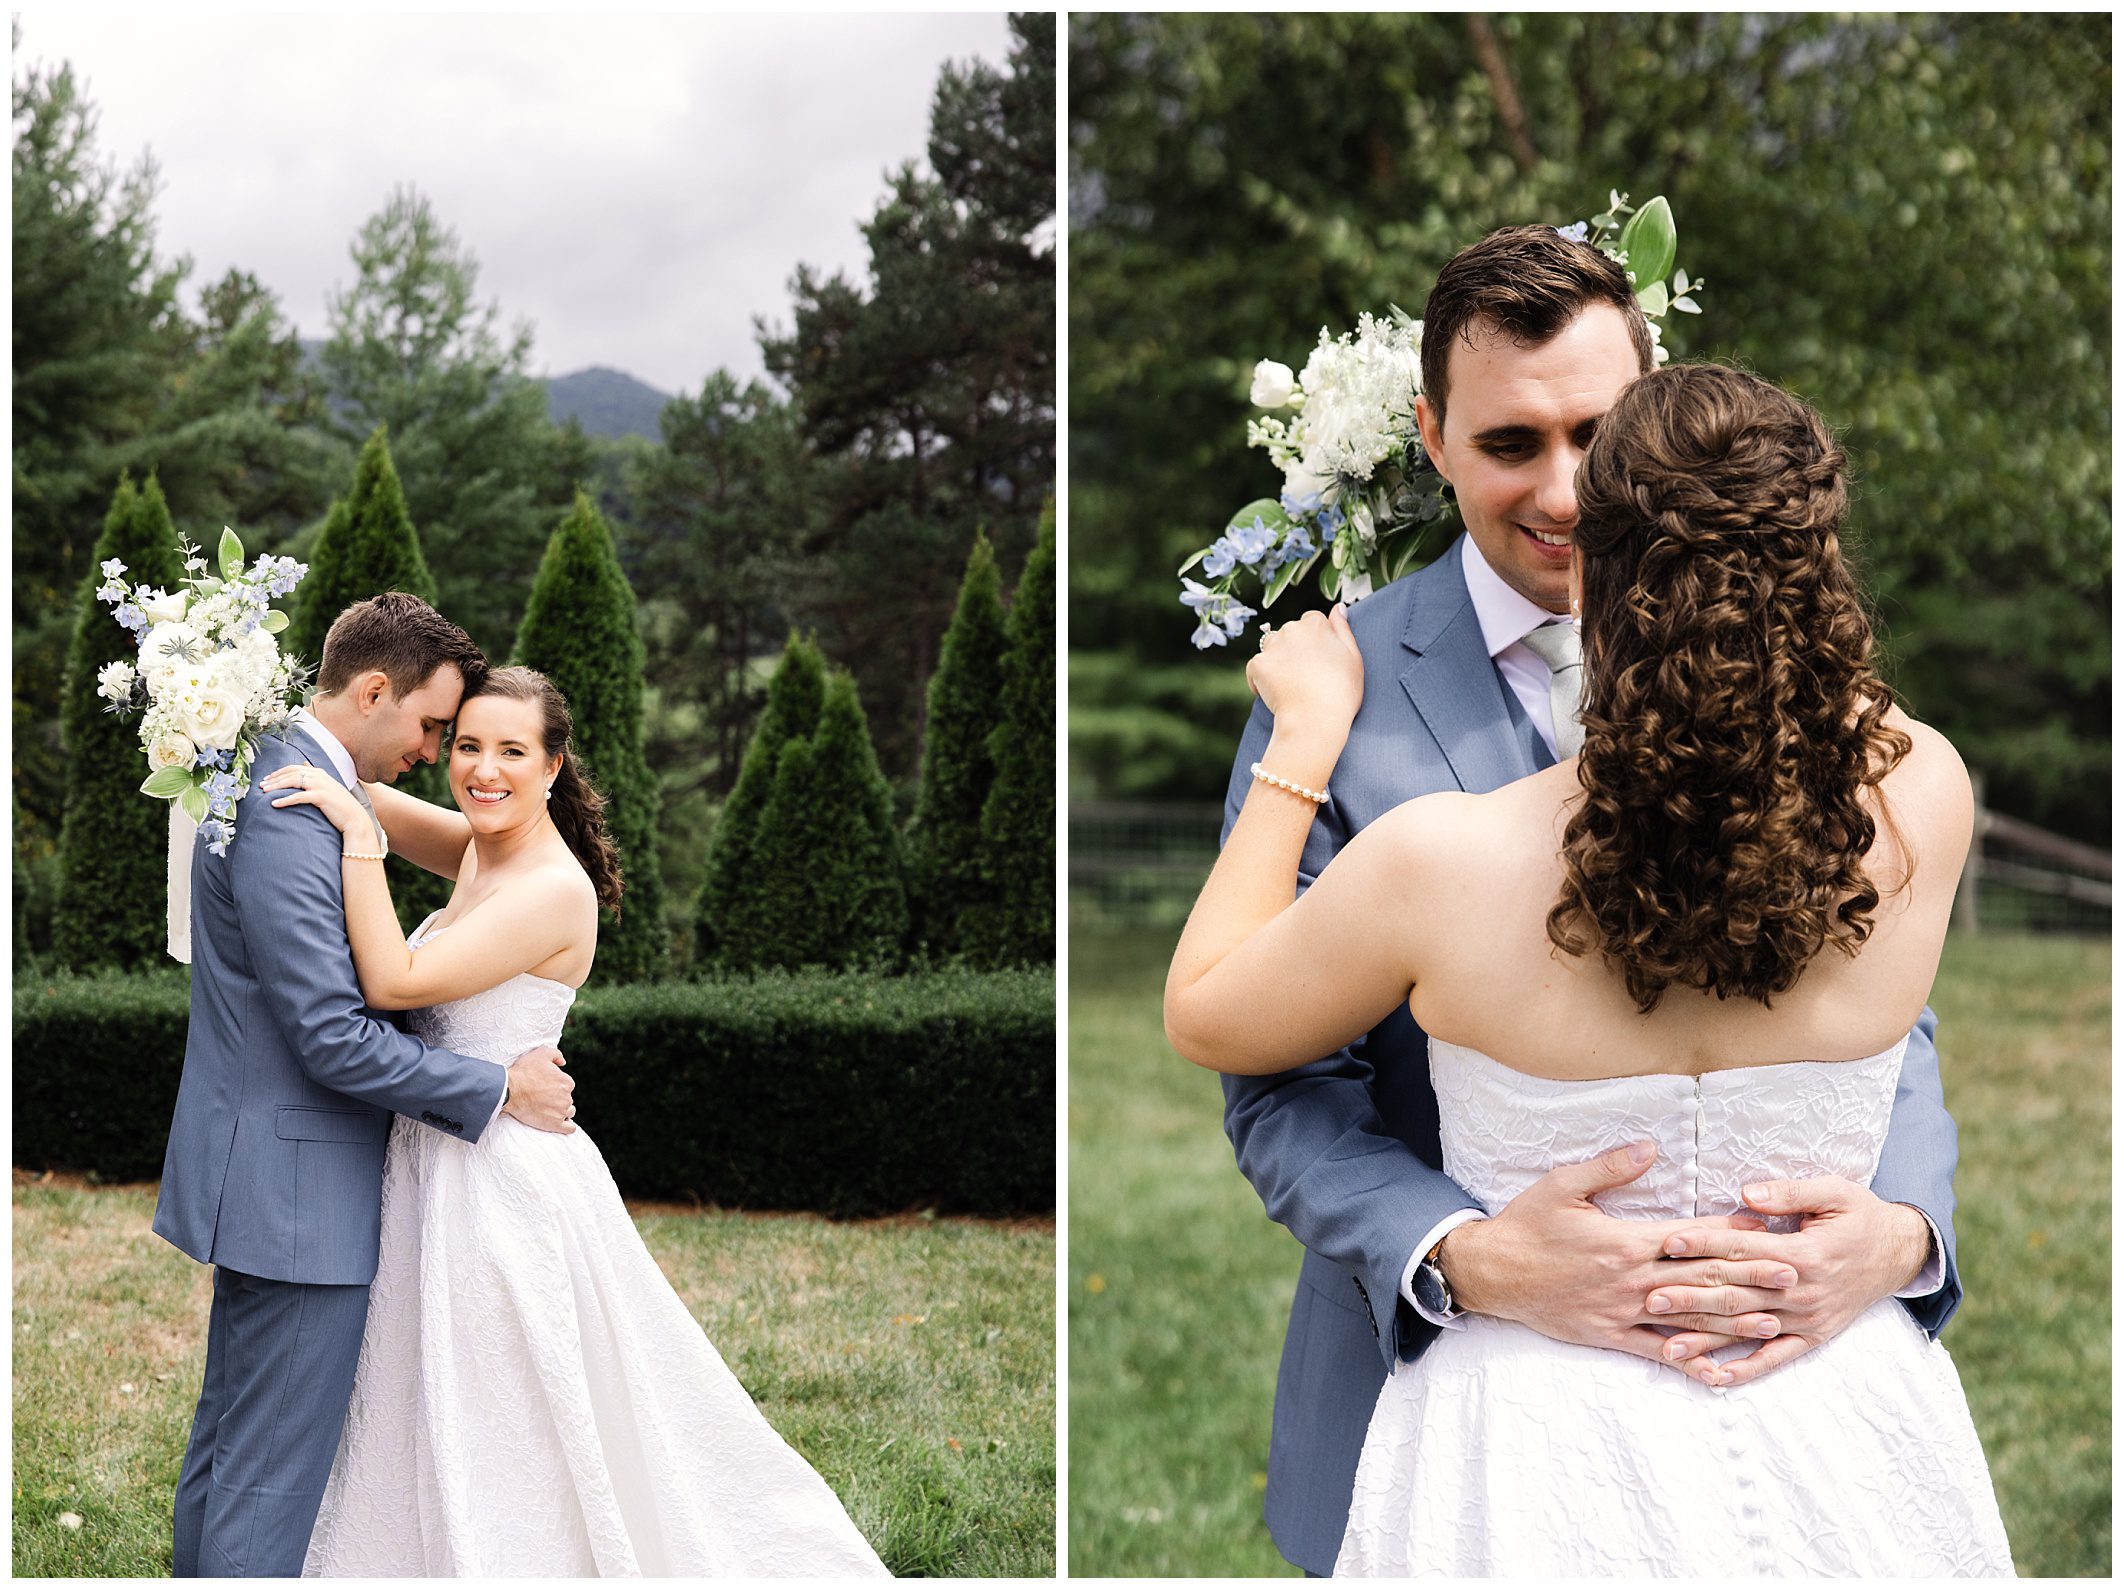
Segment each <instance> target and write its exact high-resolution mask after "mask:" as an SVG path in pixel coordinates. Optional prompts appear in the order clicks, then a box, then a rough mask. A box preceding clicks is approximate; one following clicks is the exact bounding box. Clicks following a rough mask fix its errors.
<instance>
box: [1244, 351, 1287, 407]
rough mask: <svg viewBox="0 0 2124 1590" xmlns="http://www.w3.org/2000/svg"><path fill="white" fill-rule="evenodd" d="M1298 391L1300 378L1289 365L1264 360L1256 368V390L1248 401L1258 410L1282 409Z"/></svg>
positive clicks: (1249, 394) (1250, 394)
mask: <svg viewBox="0 0 2124 1590" xmlns="http://www.w3.org/2000/svg"><path fill="white" fill-rule="evenodd" d="M1297 390H1298V378H1297V377H1296V376H1295V375H1293V374H1292V373H1291V367H1290V366H1289V365H1287V364H1278V363H1277V362H1276V361H1275V360H1274V359H1263V360H1262V361H1261V362H1260V363H1259V364H1257V365H1255V366H1254V389H1253V390H1252V391H1251V392H1249V393H1248V394H1247V399H1248V401H1250V402H1251V403H1252V404H1253V405H1254V407H1255V408H1257V409H1280V408H1282V407H1283V406H1284V405H1285V404H1287V403H1289V402H1290V400H1291V394H1292V393H1293V392H1295V391H1297Z"/></svg>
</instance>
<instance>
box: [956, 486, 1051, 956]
mask: <svg viewBox="0 0 2124 1590" xmlns="http://www.w3.org/2000/svg"><path fill="white" fill-rule="evenodd" d="M1009 630H1010V654H1009V655H1008V656H1007V657H1006V658H1005V659H1004V663H1003V722H1002V723H1001V724H1000V725H999V726H998V727H997V729H996V731H995V735H994V738H993V739H992V740H991V741H990V744H991V745H992V746H993V747H994V750H995V758H996V782H995V787H994V788H993V789H991V790H990V791H989V795H988V804H987V806H986V807H985V808H984V809H983V811H982V813H981V841H982V872H983V874H984V875H985V878H986V880H987V886H988V889H989V891H990V895H989V899H988V902H987V903H986V904H985V905H983V906H982V907H980V908H979V910H978V911H977V912H975V913H974V921H973V923H972V925H971V928H970V931H969V933H968V941H969V950H970V952H971V953H972V955H973V957H974V958H975V959H976V960H977V961H979V962H982V963H984V964H987V965H991V966H1006V965H1013V964H1017V963H1022V962H1030V963H1033V964H1040V963H1043V962H1051V961H1052V960H1054V958H1055V507H1054V503H1053V502H1052V501H1050V502H1049V503H1048V505H1047V512H1046V513H1045V514H1044V515H1043V516H1042V517H1041V520H1040V541H1039V544H1038V545H1037V546H1035V547H1034V548H1033V553H1032V556H1031V557H1029V558H1027V559H1026V560H1025V572H1024V573H1023V574H1022V575H1020V576H1019V578H1018V590H1017V594H1016V596H1015V597H1013V598H1012V600H1011V607H1010V625H1009Z"/></svg>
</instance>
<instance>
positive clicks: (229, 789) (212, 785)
mask: <svg viewBox="0 0 2124 1590" xmlns="http://www.w3.org/2000/svg"><path fill="white" fill-rule="evenodd" d="M240 787H241V786H240V785H239V784H238V783H237V780H236V775H235V774H234V773H216V774H213V775H212V776H211V777H209V778H208V779H207V781H206V798H207V806H208V808H209V809H211V810H212V812H213V813H214V815H215V816H216V817H223V818H234V817H235V815H236V792H237V790H238V789H239V788H240Z"/></svg>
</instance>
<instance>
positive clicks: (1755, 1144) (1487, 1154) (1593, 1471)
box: [1335, 1039, 2013, 1580]
mask: <svg viewBox="0 0 2124 1590" xmlns="http://www.w3.org/2000/svg"><path fill="white" fill-rule="evenodd" d="M1902 1056H1903V1046H1902V1045H1901V1044H1898V1045H1897V1046H1896V1047H1895V1048H1894V1049H1892V1050H1890V1051H1889V1052H1888V1053H1886V1054H1882V1055H1875V1056H1873V1057H1871V1058H1870V1059H1866V1060H1858V1061H1850V1062H1845V1063H1840V1064H1824V1063H1815V1062H1808V1063H1802V1064H1793V1065H1768V1066H1753V1067H1748V1068H1745V1069H1740V1070H1729V1071H1717V1072H1713V1073H1711V1074H1709V1075H1707V1076H1703V1077H1700V1078H1699V1077H1688V1076H1676V1075H1661V1076H1637V1077H1619V1078H1613V1079H1609V1080H1603V1081H1579V1082H1563V1081H1554V1080H1550V1079H1547V1078H1542V1077H1535V1076H1529V1075H1527V1074H1525V1073H1523V1072H1519V1071H1514V1070H1511V1069H1510V1068H1508V1067H1506V1066H1503V1065H1500V1064H1499V1063H1498V1062H1496V1061H1494V1060H1491V1059H1489V1058H1488V1057H1486V1056H1484V1055H1482V1054H1479V1053H1477V1052H1476V1051H1474V1050H1472V1049H1463V1048H1458V1047H1456V1046H1454V1045H1452V1044H1448V1043H1441V1042H1439V1041H1438V1040H1437V1039H1433V1040H1432V1041H1431V1074H1432V1078H1433V1080H1434V1082H1435V1084H1436V1086H1437V1090H1438V1105H1439V1113H1440V1119H1441V1137H1442V1142H1443V1147H1444V1151H1445V1169H1446V1172H1447V1174H1448V1175H1450V1176H1452V1177H1453V1179H1454V1180H1455V1181H1457V1182H1459V1183H1460V1185H1461V1186H1462V1187H1464V1188H1466V1189H1467V1191H1468V1192H1469V1193H1470V1194H1471V1195H1472V1196H1473V1197H1474V1198H1475V1199H1476V1200H1477V1201H1478V1202H1480V1203H1481V1204H1482V1206H1483V1207H1484V1208H1485V1209H1486V1210H1488V1211H1489V1212H1491V1213H1493V1214H1494V1213H1495V1212H1496V1211H1497V1210H1499V1209H1501V1208H1502V1207H1503V1206H1504V1205H1505V1204H1506V1203H1508V1202H1510V1201H1511V1199H1512V1198H1513V1197H1514V1196H1516V1195H1517V1194H1518V1193H1519V1192H1521V1191H1522V1190H1524V1189H1525V1188H1526V1187H1527V1186H1528V1184H1530V1183H1531V1182H1533V1181H1534V1180H1535V1179H1536V1178H1537V1177H1539V1176H1540V1175H1542V1174H1543V1173H1544V1172H1545V1171H1548V1170H1551V1169H1553V1168H1554V1167H1555V1166H1557V1165H1562V1164H1569V1163H1573V1162H1577V1161H1584V1160H1589V1159H1592V1158H1594V1157H1595V1156H1596V1155H1598V1154H1601V1153H1603V1152H1605V1151H1606V1150H1608V1149H1611V1148H1614V1147H1617V1146H1619V1145H1621V1144H1624V1143H1630V1142H1641V1141H1644V1140H1647V1139H1649V1140H1651V1141H1653V1142H1656V1143H1657V1144H1658V1145H1659V1156H1658V1158H1657V1160H1655V1162H1654V1163H1653V1165H1652V1167H1651V1169H1650V1170H1648V1171H1647V1172H1646V1173H1645V1175H1644V1176H1643V1177H1642V1178H1641V1179H1639V1180H1638V1181H1636V1182H1633V1183H1631V1184H1630V1185H1629V1186H1626V1187H1622V1188H1619V1189H1617V1190H1616V1191H1614V1192H1610V1193H1605V1194H1602V1195H1601V1196H1600V1197H1599V1198H1598V1199H1597V1200H1596V1201H1597V1202H1598V1203H1599V1204H1600V1206H1601V1207H1602V1208H1603V1209H1605V1210H1606V1211H1607V1213H1609V1214H1611V1215H1615V1216H1618V1217H1620V1218H1623V1219H1633V1220H1666V1219H1677V1218H1692V1217H1700V1216H1718V1215H1726V1214H1731V1213H1735V1212H1737V1211H1738V1210H1740V1209H1741V1208H1742V1206H1743V1205H1742V1199H1741V1191H1740V1190H1741V1187H1742V1186H1743V1185H1744V1184H1745V1183H1747V1182H1750V1181H1756V1180H1761V1179H1763V1178H1765V1177H1804V1176H1843V1177H1848V1178H1849V1179H1850V1180H1852V1181H1856V1182H1860V1183H1866V1182H1870V1181H1871V1180H1872V1178H1873V1173H1874V1169H1875V1167H1876V1165H1877V1164H1878V1162H1879V1159H1880V1152H1881V1143H1882V1141H1883V1139H1884V1138H1885V1137H1886V1135H1887V1130H1888V1113H1889V1109H1890V1107H1891V1105H1892V1104H1893V1102H1894V1098H1895V1087H1896V1078H1897V1075H1898V1073H1899V1072H1900V1070H1901V1067H1902ZM1786 1223H1787V1224H1789V1222H1786ZM1748 1350H1749V1349H1748V1348H1746V1347H1734V1348H1729V1349H1726V1350H1724V1351H1723V1352H1722V1353H1721V1354H1720V1355H1719V1356H1721V1357H1732V1356H1735V1355H1737V1354H1740V1353H1743V1352H1746V1351H1748ZM1335 1572H1336V1573H1337V1574H1338V1575H1341V1574H1352V1575H1374V1576H1381V1575H1394V1576H1412V1575H1413V1576H1434V1575H1435V1576H1497V1577H1506V1576H1526V1575H1541V1576H1553V1575H1566V1576H1574V1577H1576V1576H1601V1577H1608V1576H1614V1577H1645V1576H1699V1575H1700V1576H1703V1577H1706V1578H1717V1579H1722V1580H1730V1579H1744V1578H1751V1577H1769V1576H1802V1575H1805V1576H1839V1577H1844V1576H1849V1577H1868V1578H1871V1577H1880V1576H1897V1577H1901V1576H1941V1575H1985V1576H2001V1575H2011V1574H2012V1572H2013V1559H2012V1558H2011V1556H2010V1555H2008V1552H2007V1548H2006V1532H2005V1529H2004V1527H2003V1526H2002V1525H2001V1524H2000V1522H1999V1509H1998V1503H1997V1501H1996V1500H1995V1499H1994V1497H1993V1495H1992V1490H1991V1481H1990V1477H1989V1475H1988V1473H1987V1472H1986V1470H1985V1466H1984V1454H1983V1451H1982V1449H1981V1448H1980V1447H1979V1446H1978V1444H1977V1435H1976V1430H1975V1428H1974V1427H1973V1426H1972V1425H1971V1423H1970V1419H1969V1407H1968V1404H1967V1402H1966V1401H1964V1399H1963V1396H1962V1387H1961V1382H1960V1381H1959V1380H1958V1379H1957V1378H1956V1376H1955V1371H1954V1364H1953V1361H1952V1360H1951V1359H1949V1357H1948V1356H1947V1350H1946V1349H1945V1348H1944V1347H1942V1346H1940V1345H1939V1344H1938V1343H1936V1342H1932V1341H1929V1340H1927V1338H1926V1337H1925V1334H1924V1333H1923V1332H1922V1331H1921V1330H1919V1328H1918V1327H1917V1325H1916V1323H1915V1322H1914V1321H1912V1319H1911V1318H1910V1315H1909V1313H1908V1311H1907V1310H1905V1309H1904V1307H1903V1305H1902V1304H1900V1303H1898V1302H1896V1301H1895V1300H1894V1299H1893V1298H1890V1299H1885V1300H1883V1301H1882V1302H1879V1303H1876V1304H1874V1305H1873V1307H1871V1308H1870V1309H1868V1310H1867V1311H1866V1312H1865V1313H1863V1314H1861V1315H1860V1316H1859V1317H1858V1319H1857V1320H1855V1321H1854V1322H1853V1323H1852V1325H1851V1326H1850V1327H1849V1328H1848V1329H1847V1330H1845V1331H1844V1332H1843V1333H1842V1334H1841V1335H1839V1336H1837V1337H1835V1338H1834V1339H1833V1340H1831V1341H1829V1342H1828V1343H1826V1344H1824V1345H1823V1346H1821V1347H1819V1348H1817V1349H1815V1350H1814V1351H1812V1352H1809V1353H1807V1354H1805V1355H1804V1356H1802V1357H1800V1358H1799V1359H1796V1360H1795V1361H1793V1362H1792V1363H1790V1364H1788V1365H1786V1366H1785V1367H1784V1368H1782V1369H1779V1370H1776V1371H1775V1372H1773V1373H1771V1374H1769V1375H1766V1376H1764V1377H1763V1378H1762V1379H1761V1380H1757V1381H1753V1382H1751V1383H1749V1384H1747V1385H1745V1386H1734V1387H1727V1388H1721V1389H1717V1390H1714V1389H1712V1388H1711V1387H1708V1386H1705V1385H1703V1384H1702V1383H1701V1382H1699V1381H1695V1380H1691V1379H1688V1378H1686V1377H1684V1376H1683V1375H1681V1374H1679V1373H1677V1372H1676V1371H1675V1370H1674V1369H1672V1368H1670V1367H1667V1366H1665V1365H1661V1364H1655V1363H1652V1362H1650V1361H1649V1360H1646V1359H1642V1358H1636V1357H1633V1356H1631V1355H1630V1354H1628V1353H1624V1352H1620V1351H1615V1350H1610V1349H1604V1348H1597V1347H1580V1346H1573V1345H1570V1344H1567V1343H1562V1342H1555V1341H1551V1340H1549V1339H1548V1338H1547V1337H1545V1336H1542V1335H1539V1334H1538V1333H1536V1332H1535V1331H1533V1330H1531V1329H1529V1328H1527V1327H1525V1326H1521V1325H1514V1324H1510V1323H1507V1322H1505V1321H1502V1320H1494V1319H1487V1318H1480V1317H1475V1316H1469V1317H1468V1318H1467V1321H1466V1328H1465V1329H1457V1330H1447V1331H1444V1332H1442V1333H1440V1335H1439V1337H1438V1339H1437V1340H1436V1341H1435V1342H1434V1343H1433V1344H1432V1345H1431V1347H1430V1348H1429V1349H1428V1350H1427V1351H1426V1352H1425V1353H1424V1354H1423V1355H1422V1356H1421V1357H1420V1358H1418V1359H1416V1360H1414V1361H1413V1362H1408V1363H1403V1364H1401V1365H1400V1366H1399V1367H1398V1368H1397V1369H1396V1370H1395V1372H1394V1373H1393V1375H1391V1376H1390V1377H1389V1378H1388V1380H1387V1383H1386V1385H1385V1386H1384V1388H1382V1390H1381V1391H1380V1394H1379V1401H1378V1403H1377V1405H1376V1406H1375V1408H1374V1410H1373V1413H1372V1422H1371V1426H1370V1428H1369V1430H1368V1432H1367V1433H1366V1436H1365V1443H1364V1453H1363V1456H1362V1458H1361V1459H1360V1461H1359V1463H1358V1468H1357V1482H1356V1488H1355V1492H1354V1495H1353V1496H1352V1499H1351V1505H1350V1518H1349V1525H1348V1529H1347V1532H1346V1533H1345V1535H1344V1537H1343V1542H1342V1552H1341V1555H1340V1557H1339V1558H1338V1559H1337V1560H1336V1564H1335Z"/></svg>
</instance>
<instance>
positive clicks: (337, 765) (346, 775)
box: [294, 707, 357, 789]
mask: <svg viewBox="0 0 2124 1590" xmlns="http://www.w3.org/2000/svg"><path fill="white" fill-rule="evenodd" d="M294 723H295V726H296V727H297V728H299V729H301V730H302V732H303V733H305V734H307V735H308V736H309V737H310V738H311V739H313V740H315V741H316V742H317V743H318V745H319V746H321V747H322V748H323V750H324V754H325V758H326V760H327V761H329V762H330V763H331V764H332V771H333V772H335V773H337V774H338V775H339V778H340V782H341V783H343V784H345V785H346V786H347V788H348V789H352V788H353V787H354V785H355V784H356V782H357V780H356V779H355V776H354V758H353V757H351V756H349V755H348V754H347V748H346V747H345V746H343V745H341V744H340V743H339V736H338V735H336V734H334V733H333V732H332V731H331V730H330V729H328V728H326V727H325V726H324V725H323V724H322V723H319V722H318V721H317V715H316V714H315V713H313V712H312V711H311V710H310V709H309V708H308V707H297V708H296V709H295V715H294Z"/></svg>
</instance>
